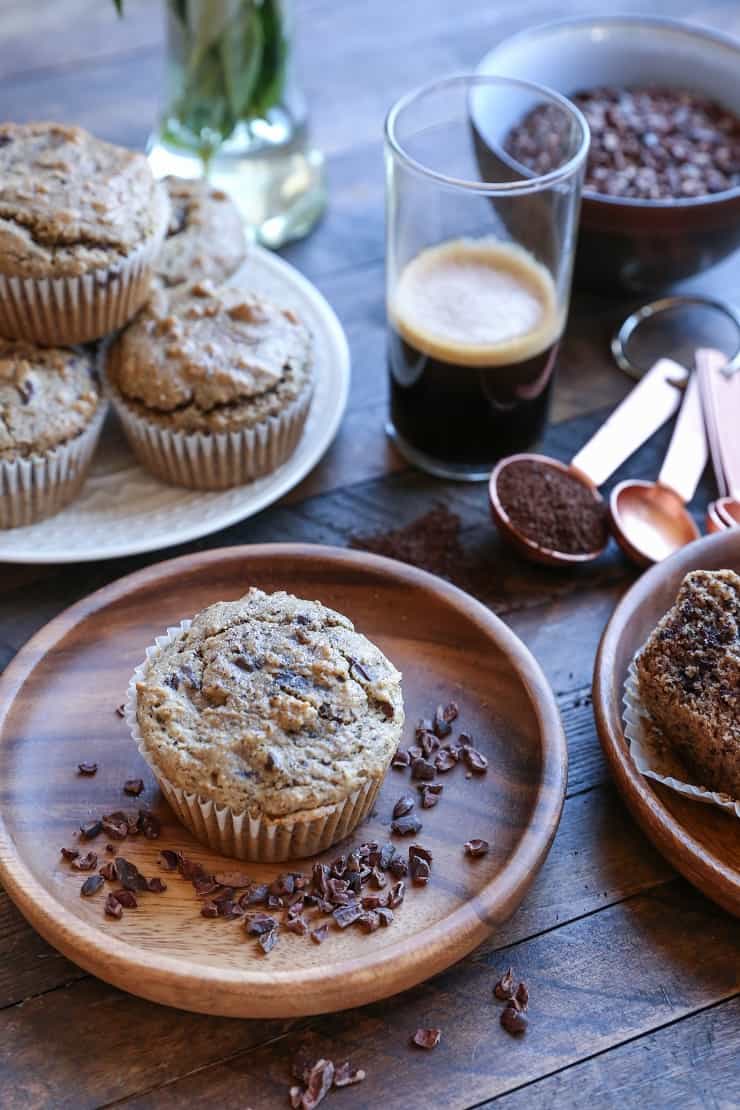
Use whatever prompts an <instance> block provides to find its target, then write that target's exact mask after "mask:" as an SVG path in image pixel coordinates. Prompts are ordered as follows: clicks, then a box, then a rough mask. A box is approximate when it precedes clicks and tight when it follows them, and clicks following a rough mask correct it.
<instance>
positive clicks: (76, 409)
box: [0, 339, 105, 528]
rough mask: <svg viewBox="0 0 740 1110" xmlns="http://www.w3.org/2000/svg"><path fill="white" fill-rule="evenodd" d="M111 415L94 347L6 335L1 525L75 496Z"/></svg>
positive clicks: (0, 418) (2, 350)
mask: <svg viewBox="0 0 740 1110" xmlns="http://www.w3.org/2000/svg"><path fill="white" fill-rule="evenodd" d="M104 415H105V405H104V403H103V401H102V399H101V395H100V389H99V387H98V384H97V379H96V376H95V372H94V369H93V365H92V360H91V358H90V357H89V356H88V355H87V354H84V353H82V352H80V351H71V350H65V349H63V348H41V347H33V346H32V345H31V344H30V343H23V342H20V341H15V340H8V339H0V528H14V527H17V526H19V525H23V524H31V523H33V521H35V520H40V519H41V518H42V517H47V516H51V515H52V513H55V512H57V511H58V510H59V509H61V508H62V507H63V506H64V505H65V504H66V503H67V502H68V501H70V500H71V499H72V498H73V497H74V496H75V494H76V493H77V491H78V489H79V488H80V486H81V485H82V482H83V481H84V478H85V475H86V473H87V470H88V467H89V465H90V461H91V459H92V455H93V451H94V450H95V445H96V443H97V439H98V435H99V433H100V428H101V425H102V422H103V418H104Z"/></svg>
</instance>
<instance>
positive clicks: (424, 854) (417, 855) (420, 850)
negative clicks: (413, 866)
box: [409, 844, 434, 867]
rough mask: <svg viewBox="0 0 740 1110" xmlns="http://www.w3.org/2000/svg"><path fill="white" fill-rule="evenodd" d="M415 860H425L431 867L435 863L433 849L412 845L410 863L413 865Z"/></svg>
mask: <svg viewBox="0 0 740 1110" xmlns="http://www.w3.org/2000/svg"><path fill="white" fill-rule="evenodd" d="M413 859H423V860H425V862H426V863H428V864H429V866H430V867H431V865H432V863H433V862H434V856H433V855H432V852H431V849H430V848H425V847H424V846H423V845H422V844H412V845H411V846H410V847H409V863H411V861H412V860H413Z"/></svg>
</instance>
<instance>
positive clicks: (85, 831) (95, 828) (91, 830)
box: [80, 821, 103, 840]
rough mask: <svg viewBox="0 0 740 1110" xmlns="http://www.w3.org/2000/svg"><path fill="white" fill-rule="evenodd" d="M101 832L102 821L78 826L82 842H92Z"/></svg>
mask: <svg viewBox="0 0 740 1110" xmlns="http://www.w3.org/2000/svg"><path fill="white" fill-rule="evenodd" d="M102 831H103V823H102V821H88V823H87V824H86V825H80V836H81V837H82V839H83V840H94V839H95V837H96V836H99V835H100V833H101V832H102Z"/></svg>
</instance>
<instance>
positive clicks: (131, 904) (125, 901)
mask: <svg viewBox="0 0 740 1110" xmlns="http://www.w3.org/2000/svg"><path fill="white" fill-rule="evenodd" d="M109 897H110V898H115V900H116V901H117V902H118V903H119V904H120V905H122V906H123V908H124V909H125V910H135V909H136V907H137V906H138V905H139V902H138V899H137V897H136V895H135V894H134V892H133V891H132V890H114V891H112V892H111V894H110V895H109Z"/></svg>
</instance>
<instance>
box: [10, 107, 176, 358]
mask: <svg viewBox="0 0 740 1110" xmlns="http://www.w3.org/2000/svg"><path fill="white" fill-rule="evenodd" d="M0 182H1V183H2V187H1V188H0V335H5V336H8V337H10V338H16V339H28V340H33V341H34V342H36V343H41V344H44V345H46V346H67V345H69V344H73V343H83V342H87V341H88V340H92V339H97V338H99V337H100V336H102V335H105V334H106V333H108V332H110V331H113V330H114V329H115V328H119V327H121V325H123V324H125V323H126V322H127V320H130V319H131V317H132V316H133V315H134V313H135V312H136V311H137V310H138V309H139V308H140V307H141V305H142V304H143V303H144V301H145V300H146V298H147V296H148V293H149V285H150V281H151V276H152V268H153V266H154V263H155V260H156V258H157V256H158V254H159V250H160V247H161V244H162V239H163V238H164V233H165V230H166V227H167V220H168V216H169V202H168V200H167V195H166V192H165V190H164V188H163V187H162V186H161V185H159V184H158V183H157V182H155V180H154V178H153V176H152V172H151V170H150V168H149V163H148V162H147V160H146V158H145V157H144V155H143V154H135V153H133V152H132V151H130V150H124V149H123V148H122V147H118V146H113V145H112V144H111V143H106V142H103V141H102V140H101V139H96V138H95V137H94V136H93V135H90V134H88V132H87V131H83V130H82V129H81V128H79V127H67V126H62V125H61V124H58V123H25V124H19V123H4V124H0Z"/></svg>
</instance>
